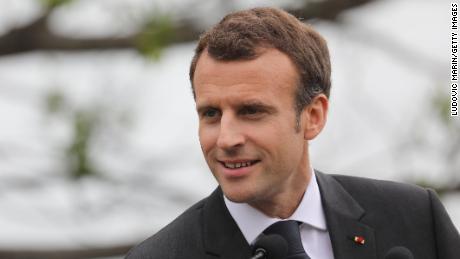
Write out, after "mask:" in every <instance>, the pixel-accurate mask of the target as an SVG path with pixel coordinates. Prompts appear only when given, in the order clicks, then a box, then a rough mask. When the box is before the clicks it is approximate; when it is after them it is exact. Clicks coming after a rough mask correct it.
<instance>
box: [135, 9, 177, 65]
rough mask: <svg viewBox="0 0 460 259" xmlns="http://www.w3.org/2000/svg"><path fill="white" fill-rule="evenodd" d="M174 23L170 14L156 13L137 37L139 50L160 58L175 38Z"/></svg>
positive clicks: (144, 53) (148, 55) (149, 55)
mask: <svg viewBox="0 0 460 259" xmlns="http://www.w3.org/2000/svg"><path fill="white" fill-rule="evenodd" d="M174 33H175V31H174V24H173V21H172V20H171V18H170V16H169V15H165V14H159V15H154V16H152V18H151V19H150V20H149V21H148V22H147V24H146V25H145V27H144V29H143V31H142V32H141V33H140V34H139V36H138V37H137V39H136V46H137V49H138V51H139V52H140V53H141V54H143V55H145V56H147V57H150V58H153V59H156V60H157V59H159V58H160V56H161V52H162V50H163V49H165V48H166V47H168V46H169V45H170V44H171V43H172V42H173V39H174Z"/></svg>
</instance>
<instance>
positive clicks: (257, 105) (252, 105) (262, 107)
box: [196, 100, 277, 113]
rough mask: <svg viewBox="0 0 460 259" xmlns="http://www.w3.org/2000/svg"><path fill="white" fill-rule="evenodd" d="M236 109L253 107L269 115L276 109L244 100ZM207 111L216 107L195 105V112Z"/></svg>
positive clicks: (254, 101)
mask: <svg viewBox="0 0 460 259" xmlns="http://www.w3.org/2000/svg"><path fill="white" fill-rule="evenodd" d="M236 107H237V108H238V109H241V108H244V107H255V108H257V109H262V110H265V111H267V112H269V113H274V112H276V111H277V109H276V108H275V107H274V106H271V105H268V104H266V103H264V102H262V101H260V100H245V101H241V102H239V103H237V104H236ZM208 109H217V106H215V105H212V104H203V105H197V109H196V110H197V112H198V113H202V112H203V111H205V110H208Z"/></svg>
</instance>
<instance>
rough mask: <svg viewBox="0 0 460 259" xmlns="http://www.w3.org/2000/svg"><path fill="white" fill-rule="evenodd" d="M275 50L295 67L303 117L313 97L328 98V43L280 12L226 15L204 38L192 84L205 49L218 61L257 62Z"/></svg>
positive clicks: (195, 59) (260, 10) (297, 100)
mask: <svg viewBox="0 0 460 259" xmlns="http://www.w3.org/2000/svg"><path fill="white" fill-rule="evenodd" d="M261 47H262V48H263V47H268V48H276V49H278V50H279V51H281V52H283V53H285V54H286V55H288V56H289V58H290V59H291V60H292V61H293V62H294V64H295V65H296V67H297V69H298V72H299V76H300V83H299V85H298V86H297V90H296V94H295V106H296V107H295V108H296V111H297V114H298V115H300V113H301V111H302V110H303V108H304V107H305V106H306V105H308V104H309V103H310V102H311V100H312V99H313V97H315V96H316V95H318V94H319V93H324V94H325V95H326V96H327V97H329V92H330V88H331V79H330V77H331V64H330V59H329V51H328V48H327V44H326V41H325V40H324V39H323V37H321V35H319V34H318V33H317V32H316V31H314V30H313V29H312V28H311V27H310V26H308V25H306V24H304V23H302V22H301V21H300V20H298V19H297V18H295V17H294V16H292V15H290V14H289V13H287V12H285V11H283V10H281V9H277V8H253V9H249V10H244V11H237V12H234V13H231V14H228V15H226V16H225V17H224V18H223V19H222V20H221V21H220V22H219V23H218V24H216V25H215V26H214V27H212V28H211V29H210V30H208V31H207V32H205V33H204V34H202V35H201V37H200V40H199V42H198V46H197V47H196V49H195V56H194V57H193V59H192V63H191V65H190V81H191V84H192V90H193V96H194V97H195V98H196V96H195V90H194V88H193V76H194V73H195V68H196V64H197V62H198V59H199V58H200V56H201V53H202V52H203V51H204V50H205V49H206V50H207V52H208V53H209V55H210V56H211V57H212V58H214V59H216V60H225V61H231V60H241V59H243V60H244V59H247V60H250V59H254V58H257V56H258V54H259V53H258V52H257V50H258V49H260V48H261Z"/></svg>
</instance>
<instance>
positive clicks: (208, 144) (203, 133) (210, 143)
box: [198, 126, 217, 155]
mask: <svg viewBox="0 0 460 259" xmlns="http://www.w3.org/2000/svg"><path fill="white" fill-rule="evenodd" d="M198 137H199V139H200V145H201V150H202V151H203V154H205V155H206V154H207V153H209V152H210V151H211V149H212V148H213V147H214V145H215V143H216V141H217V137H216V134H215V132H214V130H213V129H212V128H211V127H208V126H200V127H199V129H198Z"/></svg>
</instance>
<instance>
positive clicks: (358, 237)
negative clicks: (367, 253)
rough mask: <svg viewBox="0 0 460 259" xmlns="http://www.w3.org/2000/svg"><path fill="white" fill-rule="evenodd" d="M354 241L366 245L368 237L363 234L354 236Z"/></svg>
mask: <svg viewBox="0 0 460 259" xmlns="http://www.w3.org/2000/svg"><path fill="white" fill-rule="evenodd" d="M353 241H354V242H355V243H356V244H358V245H364V243H366V239H364V237H362V236H354V237H353Z"/></svg>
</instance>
